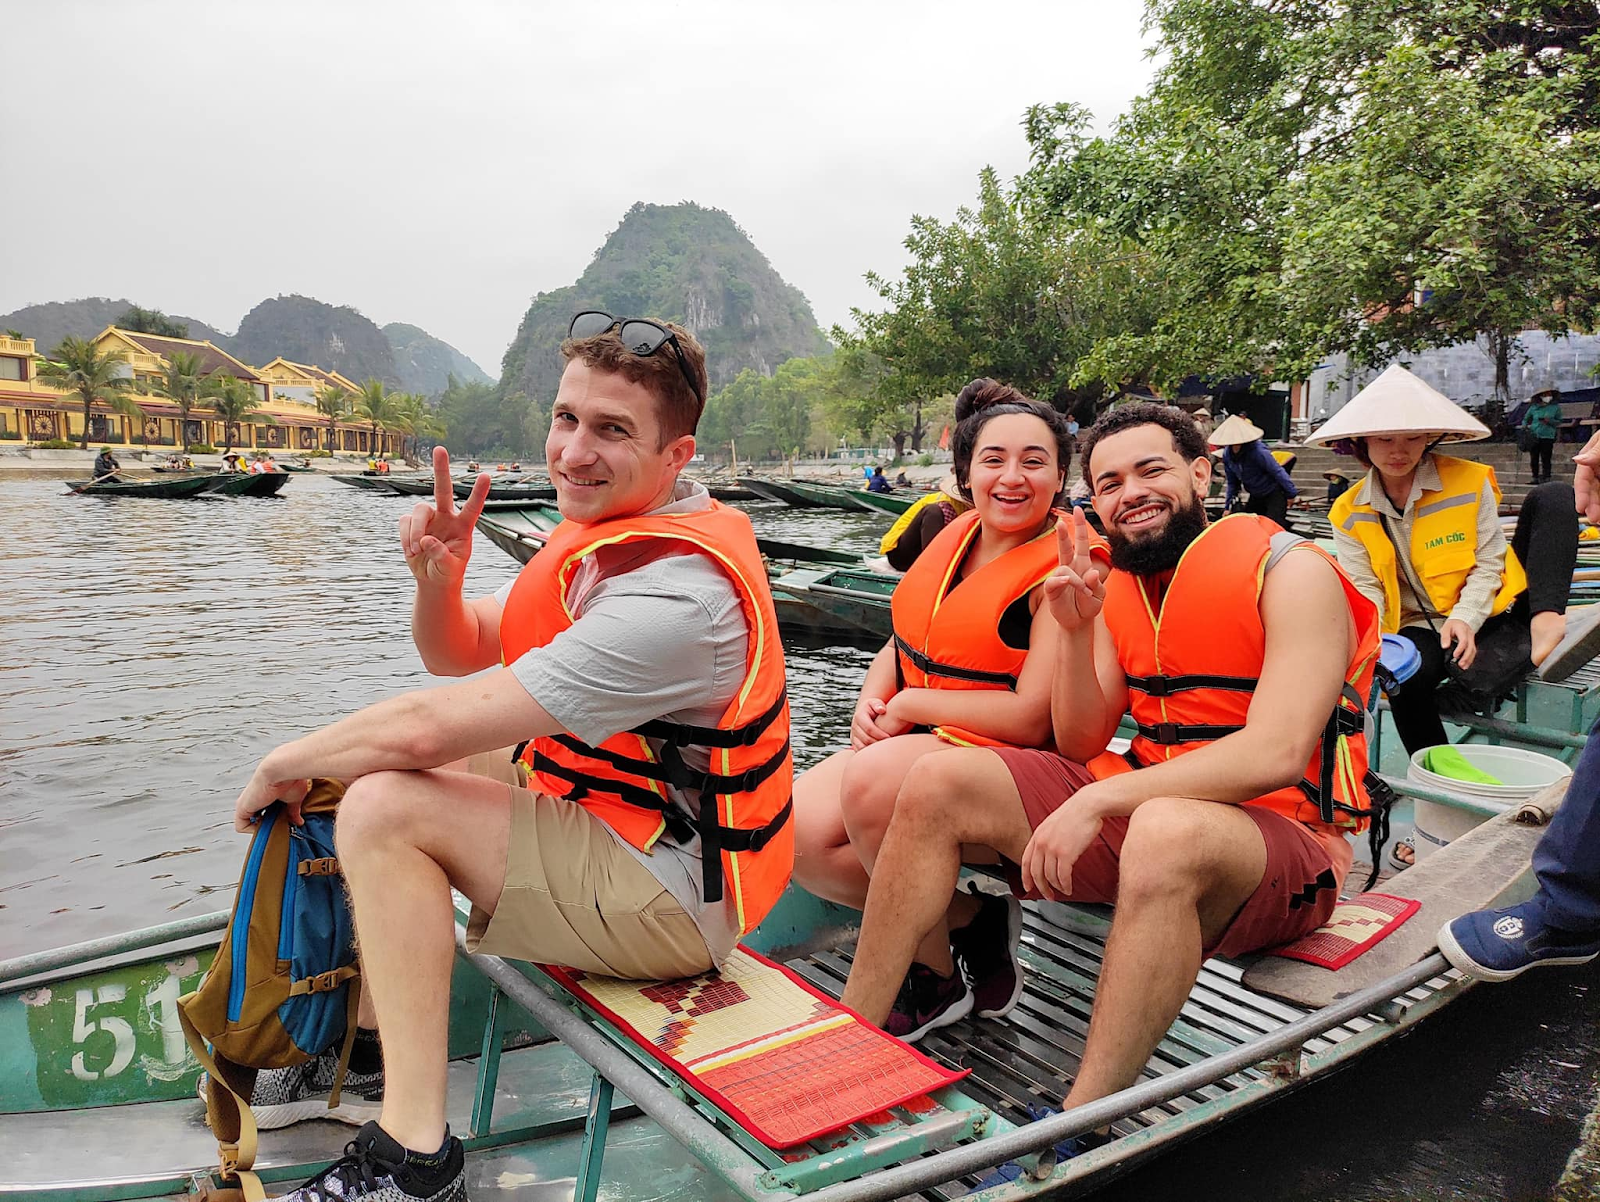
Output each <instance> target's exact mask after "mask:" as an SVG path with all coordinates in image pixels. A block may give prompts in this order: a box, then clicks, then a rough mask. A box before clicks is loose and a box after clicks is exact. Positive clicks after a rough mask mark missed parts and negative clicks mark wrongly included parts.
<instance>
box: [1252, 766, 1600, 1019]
mask: <svg viewBox="0 0 1600 1202" xmlns="http://www.w3.org/2000/svg"><path fill="white" fill-rule="evenodd" d="M1568 779H1570V778H1567V779H1563V780H1561V781H1558V782H1557V783H1556V784H1554V785H1551V786H1550V787H1549V788H1548V789H1545V790H1544V791H1543V792H1542V793H1540V794H1539V796H1538V797H1536V798H1535V799H1534V804H1536V805H1537V806H1538V807H1539V808H1540V809H1541V810H1543V811H1545V812H1546V813H1552V812H1554V810H1555V808H1556V807H1557V806H1558V805H1559V804H1560V799H1561V798H1563V797H1565V796H1566V791H1567V780H1568ZM1517 817H1518V813H1517V811H1514V810H1513V811H1508V812H1506V813H1504V814H1501V815H1499V816H1498V817H1495V818H1491V819H1490V820H1489V821H1487V822H1485V823H1483V824H1482V825H1481V826H1477V827H1474V828H1473V829H1472V830H1470V831H1468V832H1467V833H1466V834H1465V835H1462V836H1461V837H1460V838H1458V839H1453V840H1451V842H1450V843H1449V844H1448V845H1447V846H1445V847H1442V848H1440V849H1439V850H1438V851H1436V852H1434V853H1433V854H1432V855H1429V856H1425V857H1423V858H1422V859H1419V860H1418V861H1417V862H1416V863H1415V864H1413V865H1412V866H1411V867H1410V868H1407V869H1406V870H1405V871H1404V872H1401V873H1399V874H1397V875H1396V876H1393V877H1391V878H1390V879H1389V880H1388V881H1387V882H1386V883H1385V884H1384V886H1383V888H1382V892H1384V893H1389V894H1393V895H1394V896H1395V897H1405V898H1410V899H1412V900H1414V901H1420V902H1421V903H1422V909H1420V910H1418V911H1417V912H1416V913H1415V914H1414V915H1412V916H1411V918H1409V919H1408V920H1407V921H1406V922H1405V923H1403V924H1402V925H1401V926H1400V927H1399V929H1397V930H1395V931H1394V932H1393V933H1391V934H1390V935H1389V936H1388V937H1386V938H1385V939H1384V940H1383V941H1382V942H1380V943H1378V944H1376V945H1375V946H1373V947H1372V948H1371V949H1369V950H1368V951H1366V952H1365V953H1363V954H1362V955H1360V956H1358V957H1356V959H1354V960H1352V961H1351V962H1350V963H1349V964H1346V965H1345V966H1344V967H1343V968H1341V969H1339V970H1338V971H1337V972H1334V971H1331V970H1329V969H1326V968H1323V967H1321V966H1319V965H1316V964H1306V963H1304V962H1302V961H1299V960H1287V959H1284V958H1283V957H1282V956H1271V955H1268V956H1263V957H1261V958H1260V959H1259V960H1257V961H1256V962H1255V963H1254V964H1253V965H1251V967H1250V968H1249V969H1247V970H1246V971H1245V974H1244V984H1245V985H1246V986H1247V987H1249V988H1250V989H1254V990H1258V991H1259V992H1261V993H1265V994H1268V995H1270V996H1272V997H1275V998H1279V999H1282V1000H1284V1001H1288V1002H1293V1003H1294V1004H1296V1005H1300V1006H1306V1007H1310V1008H1316V1007H1320V1006H1326V1005H1328V1004H1329V1003H1331V1002H1334V1001H1337V1000H1338V999H1339V998H1342V997H1345V996H1347V995H1349V994H1351V993H1354V992H1356V991H1357V990H1360V989H1363V988H1365V987H1367V986H1369V985H1371V984H1373V983H1374V982H1376V981H1381V980H1384V979H1385V978H1387V977H1390V976H1393V975H1394V974H1395V973H1396V972H1397V971H1399V970H1401V969H1403V968H1405V967H1406V966H1407V965H1409V964H1414V963H1416V962H1417V961H1419V960H1422V959H1423V958H1424V957H1426V956H1428V955H1430V954H1432V953H1433V952H1435V951H1436V950H1438V947H1439V941H1438V931H1439V928H1440V927H1441V926H1443V925H1444V924H1445V923H1447V922H1449V921H1450V920H1451V919H1453V918H1457V917H1459V916H1461V915H1462V914H1465V913H1467V912H1469V911H1471V910H1481V909H1484V908H1487V907H1490V906H1495V905H1505V904H1510V903H1511V902H1514V901H1520V900H1522V898H1524V897H1527V896H1530V895H1531V894H1532V892H1533V889H1532V879H1531V876H1530V874H1529V861H1530V858H1531V857H1532V855H1533V848H1534V845H1535V844H1536V843H1538V842H1539V838H1540V836H1542V835H1543V834H1544V828H1543V827H1542V826H1535V825H1530V824H1528V823H1524V822H1519V821H1517Z"/></svg>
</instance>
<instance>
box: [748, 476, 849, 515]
mask: <svg viewBox="0 0 1600 1202" xmlns="http://www.w3.org/2000/svg"><path fill="white" fill-rule="evenodd" d="M767 486H768V488H769V489H771V490H772V491H774V492H776V493H778V494H779V495H780V496H783V497H784V498H785V499H786V500H787V503H788V504H790V505H793V506H795V507H796V508H799V509H856V508H859V506H857V505H856V503H855V501H854V500H852V499H851V496H850V490H849V489H848V488H841V487H839V486H838V485H837V484H818V483H816V482H815V481H811V480H781V481H770V480H769V481H768V482H767Z"/></svg>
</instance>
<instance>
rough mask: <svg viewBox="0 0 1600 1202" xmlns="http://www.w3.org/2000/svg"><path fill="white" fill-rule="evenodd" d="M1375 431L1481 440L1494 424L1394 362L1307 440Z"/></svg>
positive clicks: (1314, 441)
mask: <svg viewBox="0 0 1600 1202" xmlns="http://www.w3.org/2000/svg"><path fill="white" fill-rule="evenodd" d="M1372 434H1433V435H1437V436H1438V437H1439V439H1440V441H1442V442H1476V441H1477V440H1478V439H1480V438H1488V437H1489V427H1488V426H1486V425H1484V424H1483V423H1482V422H1480V421H1479V420H1478V419H1477V418H1475V417H1473V416H1472V414H1470V413H1468V412H1467V411H1466V410H1465V409H1463V408H1462V407H1461V406H1460V405H1457V404H1456V403H1455V402H1454V401H1452V400H1451V399H1450V398H1449V397H1447V396H1445V395H1444V393H1442V392H1439V391H1438V390H1437V389H1435V388H1432V387H1430V386H1429V385H1428V384H1427V383H1425V382H1424V381H1422V380H1419V379H1418V378H1417V377H1416V376H1414V375H1412V374H1411V373H1410V372H1408V371H1407V370H1406V369H1405V368H1403V367H1401V366H1400V365H1399V364H1398V363H1394V364H1391V365H1390V366H1389V367H1387V368H1385V369H1384V372H1383V374H1382V375H1381V376H1379V377H1378V378H1377V379H1376V380H1374V381H1372V383H1370V384H1368V385H1367V386H1366V387H1365V388H1363V389H1362V390H1361V391H1360V392H1358V393H1356V395H1355V396H1354V397H1353V398H1352V399H1351V401H1350V403H1349V404H1348V405H1346V406H1345V407H1344V408H1343V409H1341V410H1339V412H1337V413H1335V414H1334V415H1333V416H1332V417H1330V418H1329V419H1328V420H1327V421H1326V422H1324V423H1323V424H1322V428H1321V429H1319V430H1318V431H1317V432H1316V433H1315V434H1313V435H1311V437H1310V438H1308V439H1306V443H1307V445H1309V446H1318V445H1326V444H1328V443H1331V442H1337V441H1339V440H1340V439H1341V438H1365V437H1367V436H1369V435H1372ZM1213 441H1215V436H1214V435H1213Z"/></svg>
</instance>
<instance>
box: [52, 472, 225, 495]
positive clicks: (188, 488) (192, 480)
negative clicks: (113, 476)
mask: <svg viewBox="0 0 1600 1202" xmlns="http://www.w3.org/2000/svg"><path fill="white" fill-rule="evenodd" d="M216 480H217V477H216V476H214V475H204V476H169V477H168V478H167V479H165V480H127V481H122V482H120V483H112V482H111V481H109V480H107V481H103V482H101V483H99V484H94V483H91V482H90V481H88V480H69V481H67V485H68V487H69V488H70V489H71V490H72V491H73V492H75V493H78V494H79V495H80V496H85V497H156V498H159V499H162V500H179V499H182V498H185V497H198V496H200V495H201V494H202V493H205V492H209V491H210V490H211V488H212V487H213V485H214V484H215V483H216Z"/></svg>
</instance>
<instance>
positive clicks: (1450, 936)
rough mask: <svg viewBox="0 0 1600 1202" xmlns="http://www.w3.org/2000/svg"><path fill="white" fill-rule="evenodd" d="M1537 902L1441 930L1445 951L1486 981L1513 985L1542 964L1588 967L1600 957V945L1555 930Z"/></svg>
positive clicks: (1468, 917)
mask: <svg viewBox="0 0 1600 1202" xmlns="http://www.w3.org/2000/svg"><path fill="white" fill-rule="evenodd" d="M1537 901H1538V899H1537V898H1535V899H1534V900H1533V901H1525V902H1523V903H1522V904H1521V905H1520V906H1509V907H1507V908H1506V909H1504V910H1475V911H1473V912H1472V913H1471V914H1463V915H1462V916H1461V917H1460V918H1457V919H1455V920H1454V921H1453V922H1447V923H1445V924H1444V926H1442V927H1440V928H1439V950H1440V951H1441V952H1443V953H1444V958H1445V959H1446V960H1448V961H1450V963H1451V964H1454V965H1455V966H1456V967H1457V968H1459V969H1460V970H1461V971H1462V972H1464V973H1466V974H1468V975H1469V976H1474V977H1477V978H1479V979H1480V980H1484V981H1509V980H1510V979H1511V978H1512V977H1514V976H1516V975H1517V974H1519V973H1522V972H1526V971H1527V970H1528V969H1530V968H1534V967H1536V966H1538V965H1540V964H1587V963H1589V961H1590V960H1593V959H1594V958H1595V957H1596V956H1600V939H1588V940H1580V939H1579V938H1577V937H1576V936H1574V935H1572V934H1571V933H1569V932H1567V931H1558V930H1557V929H1556V928H1554V927H1552V926H1549V925H1548V924H1546V922H1545V920H1544V915H1543V914H1542V913H1541V912H1540V910H1541V907H1540V906H1539V905H1538V904H1537Z"/></svg>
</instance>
